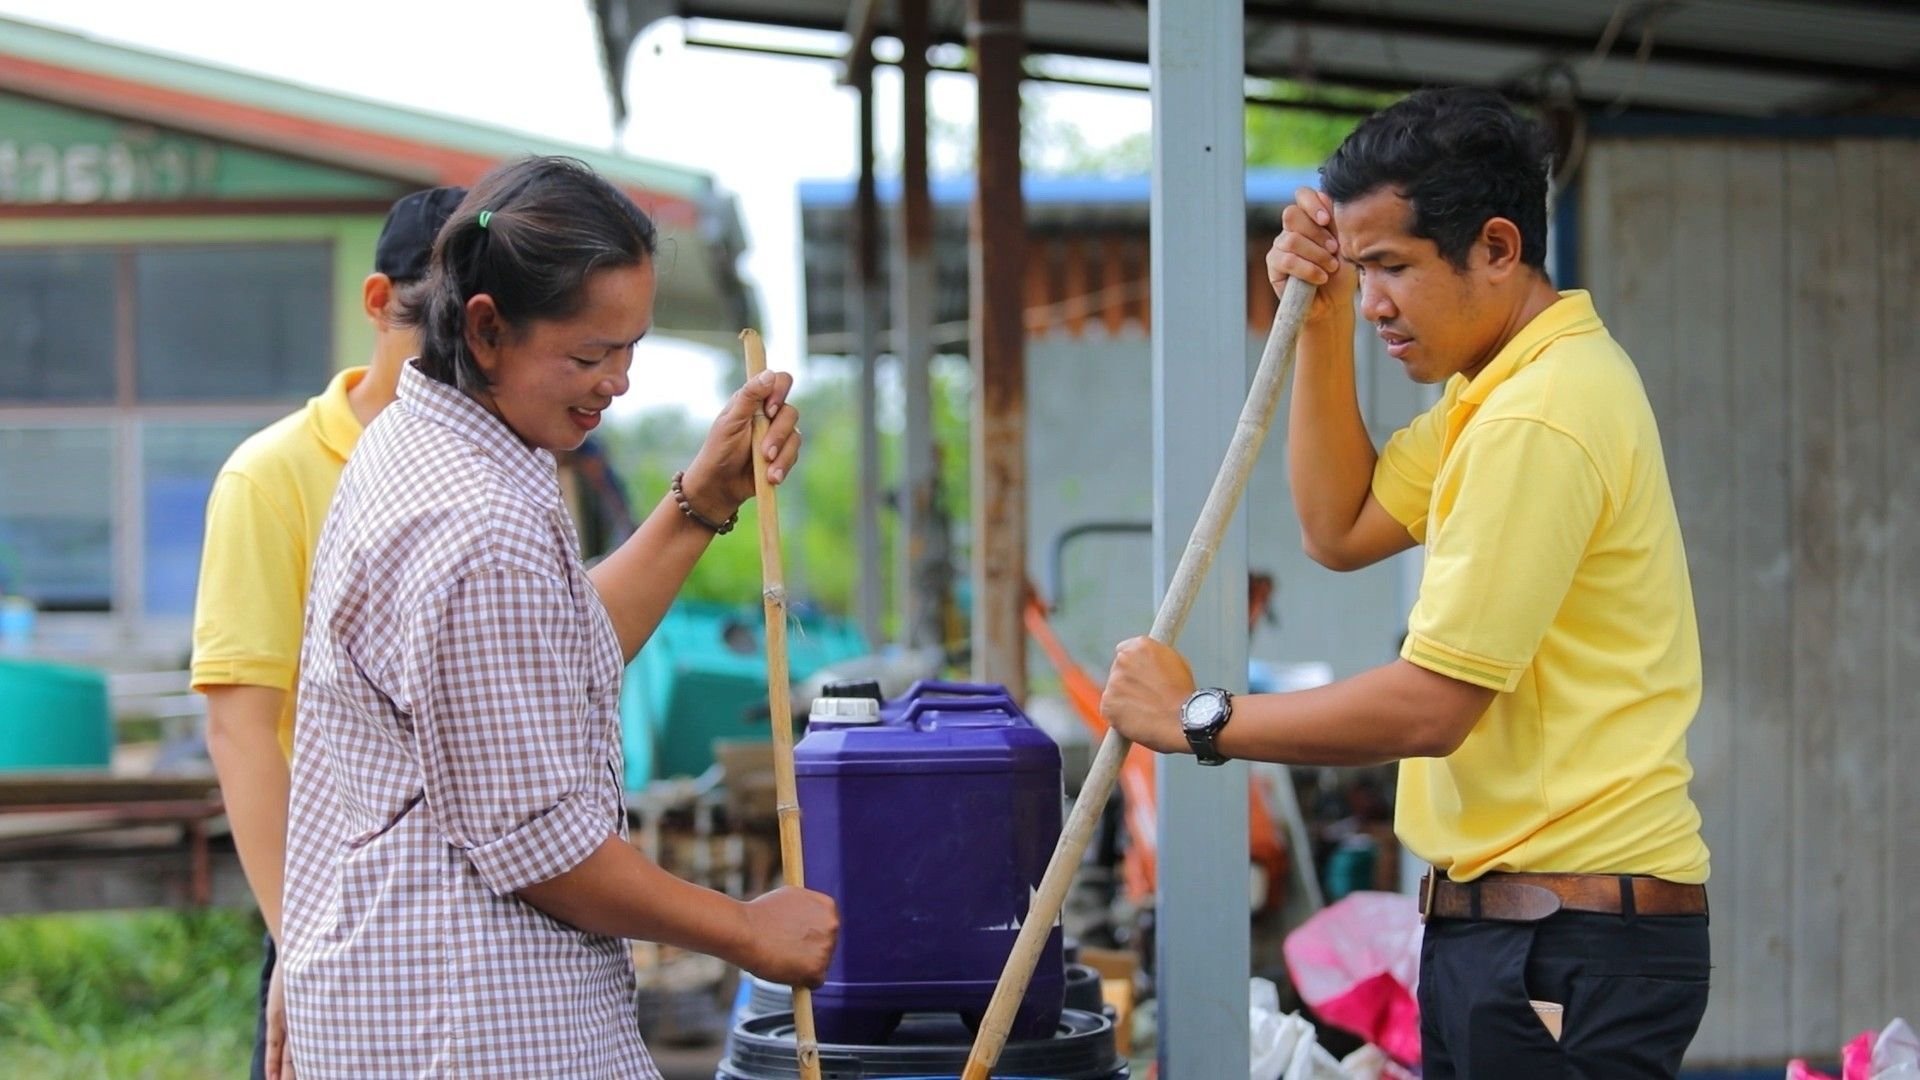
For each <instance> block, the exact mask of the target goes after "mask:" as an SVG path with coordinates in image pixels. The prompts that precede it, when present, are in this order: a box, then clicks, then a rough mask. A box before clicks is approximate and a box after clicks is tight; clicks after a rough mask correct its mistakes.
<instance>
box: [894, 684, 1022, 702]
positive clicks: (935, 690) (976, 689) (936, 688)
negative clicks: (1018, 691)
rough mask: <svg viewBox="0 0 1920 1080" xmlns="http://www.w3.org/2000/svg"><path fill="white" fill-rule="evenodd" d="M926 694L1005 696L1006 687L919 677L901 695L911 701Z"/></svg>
mask: <svg viewBox="0 0 1920 1080" xmlns="http://www.w3.org/2000/svg"><path fill="white" fill-rule="evenodd" d="M926 694H939V695H941V696H943V697H1002V698H1003V697H1006V696H1007V688H1006V687H1004V686H1001V685H1000V684H998V683H969V682H948V681H947V680H945V679H921V680H920V681H918V682H916V683H914V684H913V685H912V686H909V687H907V692H906V693H905V694H902V695H901V697H902V698H904V699H905V700H907V701H912V700H914V699H916V698H919V697H921V696H922V695H926Z"/></svg>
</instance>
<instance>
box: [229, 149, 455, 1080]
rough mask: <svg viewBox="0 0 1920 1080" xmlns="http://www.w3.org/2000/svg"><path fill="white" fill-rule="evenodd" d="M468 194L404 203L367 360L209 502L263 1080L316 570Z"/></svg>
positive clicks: (275, 1067)
mask: <svg viewBox="0 0 1920 1080" xmlns="http://www.w3.org/2000/svg"><path fill="white" fill-rule="evenodd" d="M465 197H466V189H464V188H458V187H441V188H433V189H431V190H428V191H417V192H414V193H413V194H410V195H407V196H406V197H404V198H402V199H401V200H400V201H399V202H397V203H395V204H394V205H393V209H392V210H391V211H390V212H389V213H388V215H387V221H386V224H385V226H384V227H383V228H382V229H381V232H380V238H379V240H378V241H377V242H376V243H375V247H374V259H373V262H374V271H373V273H371V274H368V275H367V278H366V280H365V281H364V282H363V283H362V285H361V291H360V299H361V306H362V309H363V310H364V311H365V312H366V315H367V318H368V320H369V321H371V322H372V323H373V327H374V345H373V355H372V357H371V358H370V359H369V361H368V363H367V365H366V366H365V367H356V368H349V369H348V370H346V371H342V372H340V373H339V374H338V375H336V376H335V377H334V379H333V381H332V383H331V384H329V385H328V387H327V389H326V391H325V392H324V393H322V394H321V395H320V396H318V397H316V398H314V399H312V400H311V401H309V402H307V404H306V406H305V407H303V408H301V409H300V410H299V411H298V412H295V413H293V414H292V415H290V416H287V417H284V418H282V419H281V420H279V421H277V422H275V423H274V424H273V425H271V426H269V427H267V428H266V429H264V430H262V431H260V432H258V433H256V434H254V435H253V436H252V437H250V438H249V439H247V441H246V442H244V443H242V444H240V447H239V448H238V449H236V450H235V451H234V452H233V456H232V457H230V458H228V459H227V463H226V464H225V465H224V466H222V467H221V469H220V473H219V475H218V476H217V477H216V478H215V480H214V484H213V493H212V495H211V496H210V497H209V498H208V500H207V531H206V545H205V547H204V549H203V550H202V554H201V565H200V583H199V595H198V598H197V600H196V602H195V605H194V620H193V622H194V626H193V667H192V682H193V688H194V689H195V690H198V691H200V692H201V693H203V694H205V695H206V697H207V748H208V751H209V752H210V754H211V755H212V757H213V764H214V771H215V772H216V773H217V774H218V775H219V778H220V791H221V796H222V798H224V800H225V801H226V808H227V818H228V820H229V821H230V822H231V824H232V828H233V838H234V847H235V848H236V849H237V850H238V852H239V855H240V866H241V868H242V869H243V870H244V871H245V872H246V877H247V884H248V886H249V887H250V888H251V889H252V890H253V895H254V899H255V900H256V901H257V902H258V903H259V905H260V912H261V915H262V916H263V917H264V918H265V919H266V923H267V934H268V936H267V940H266V942H265V951H266V956H265V960H264V963H263V964H262V968H261V973H260V1015H259V1022H258V1024H257V1026H256V1030H255V1036H254V1050H253V1068H252V1075H253V1077H255V1078H256V1080H265V1078H267V1077H279V1078H283V1080H284V1078H285V1077H289V1076H291V1075H292V1067H291V1059H290V1057H288V1055H287V1054H286V1051H285V1046H286V1019H285V1016H286V1014H285V1007H284V1004H283V1001H282V997H281V994H280V990H279V980H278V979H277V978H276V977H275V974H274V973H275V969H276V965H275V948H274V943H275V941H277V940H278V938H279V933H280V903H281V882H282V873H283V865H284V863H285V861H286V831H287V798H288V791H289V788H290V775H291V773H290V762H291V760H292V757H293V718H294V702H293V696H294V695H293V689H294V687H295V686H296V685H297V682H298V666H299V660H300V644H301V636H302V623H303V621H304V617H305V611H306V603H307V583H308V572H309V569H310V568H311V565H312V562H313V552H314V549H315V548H316V547H317V546H318V545H319V542H320V527H321V524H322V523H323V522H324V521H325V520H326V516H327V508H328V506H329V505H330V504H331V503H332V501H333V492H334V488H335V487H336V486H337V485H338V483H339V481H340V472H341V469H343V468H344V467H345V466H346V462H347V455H348V454H349V453H350V452H352V450H353V446H354V444H355V443H356V442H357V441H358V440H359V438H360V433H361V431H363V430H364V429H365V428H366V426H367V425H368V424H369V423H371V422H372V421H373V418H374V417H375V416H377V415H379V413H380V411H381V410H382V409H384V408H386V407H387V405H388V404H390V403H391V402H392V401H393V400H394V397H395V394H396V392H397V388H398V386H399V382H400V370H401V368H402V367H403V366H404V365H405V364H406V362H407V360H408V358H410V357H412V356H414V355H416V354H417V353H418V352H419V351H420V335H419V332H418V331H416V330H414V329H413V328H411V327H409V326H406V325H403V324H402V323H401V322H400V321H399V319H398V318H397V315H398V312H399V311H400V307H401V304H402V302H403V301H405V300H406V299H407V298H408V297H409V296H411V295H412V293H414V292H415V291H417V290H418V289H419V288H420V286H421V284H422V282H423V281H424V279H425V278H426V276H427V267H428V265H429V263H430V262H431V259H432V255H433V243H434V237H435V236H436V235H437V234H438V233H439V231H440V226H441V225H442V224H444V223H445V222H446V220H447V217H448V215H450V214H451V213H452V212H453V209H454V208H455V207H456V206H458V205H460V200H461V199H463V198H465Z"/></svg>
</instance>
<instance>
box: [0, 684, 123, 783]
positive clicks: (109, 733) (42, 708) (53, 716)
mask: <svg viewBox="0 0 1920 1080" xmlns="http://www.w3.org/2000/svg"><path fill="white" fill-rule="evenodd" d="M112 758H113V713H112V711H111V710H110V709H109V708H108V706H107V680H106V677H105V676H103V675H101V674H100V673H99V672H97V671H92V670H89V669H87V668H78V667H69V666H67V665H64V664H49V663H44V662H41V661H35V660H14V659H7V658H3V657H0V772H26V771H37V770H41V769H104V768H106V767H107V765H108V764H109V762H111V760H112Z"/></svg>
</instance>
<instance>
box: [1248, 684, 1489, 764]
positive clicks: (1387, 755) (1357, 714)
mask: <svg viewBox="0 0 1920 1080" xmlns="http://www.w3.org/2000/svg"><path fill="white" fill-rule="evenodd" d="M1492 701H1493V691H1491V690H1488V689H1485V688H1483V687H1479V686H1474V685H1472V684H1470V683H1464V682H1460V681H1459V680H1457V679H1450V678H1448V677H1446V676H1444V675H1438V674H1435V673H1434V672H1431V671H1428V670H1426V669H1425V668H1421V667H1418V666H1416V665H1414V664H1410V663H1408V662H1407V661H1405V660H1395V661H1394V662H1392V663H1390V664H1385V665H1382V666H1380V667H1377V668H1374V669H1373V670H1371V671H1365V672H1362V673H1360V674H1359V675H1355V676H1353V677H1352V678H1349V679H1342V680H1340V681H1339V682H1336V683H1330V684H1328V685H1326V686H1321V687H1315V688H1314V689H1312V690H1301V691H1297V692H1294V693H1288V694H1246V695H1242V696H1240V697H1236V698H1234V700H1233V719H1232V720H1231V721H1230V722H1228V724H1227V726H1226V727H1225V728H1224V729H1222V730H1221V732H1220V740H1219V745H1220V752H1221V753H1223V754H1225V755H1227V756H1228V757H1233V758H1244V759H1247V760H1251V761H1277V762H1282V763H1285V764H1288V765H1335V766H1355V765H1379V764H1384V763H1386V762H1389V761H1398V760H1400V759H1402V758H1410V757H1445V756H1446V755H1448V754H1450V753H1452V752H1453V751H1454V750H1455V749H1456V748H1458V747H1459V745H1460V742H1461V741H1462V740H1463V739H1465V738H1466V736H1467V733H1468V732H1470V731H1472V730H1473V726H1474V724H1475V723H1477V722H1478V721H1479V719H1480V716H1481V715H1482V714H1483V713H1485V712H1486V711H1487V706H1488V705H1489V704H1491V703H1492Z"/></svg>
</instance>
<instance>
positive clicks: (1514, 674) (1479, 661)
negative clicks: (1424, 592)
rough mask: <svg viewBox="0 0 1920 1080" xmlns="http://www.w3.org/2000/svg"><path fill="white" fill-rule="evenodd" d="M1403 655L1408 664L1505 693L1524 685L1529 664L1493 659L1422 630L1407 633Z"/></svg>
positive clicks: (1401, 647)
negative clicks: (1422, 632) (1446, 643)
mask: <svg viewBox="0 0 1920 1080" xmlns="http://www.w3.org/2000/svg"><path fill="white" fill-rule="evenodd" d="M1400 656H1401V658H1402V659H1404V660H1406V661H1407V662H1408V663H1410V664H1414V665H1416V666H1419V667H1423V668H1426V669H1427V670H1428V671H1431V672H1433V673H1434V674H1436V675H1445V676H1446V677H1447V678H1449V679H1458V680H1460V681H1461V682H1464V683H1472V684H1473V685H1475V686H1484V687H1486V688H1487V689H1489V690H1492V691H1495V692H1496V693H1501V694H1507V693H1512V692H1513V690H1514V689H1515V688H1516V687H1518V686H1519V685H1520V676H1521V675H1523V674H1525V673H1526V670H1527V665H1525V664H1509V663H1505V662H1503V661H1500V660H1489V659H1488V658H1486V657H1484V656H1479V655H1477V654H1475V653H1470V652H1467V651H1465V650H1463V649H1456V648H1453V647H1452V646H1450V645H1443V644H1441V643H1440V642H1438V641H1435V640H1433V639H1432V638H1430V637H1428V636H1426V635H1425V634H1421V633H1409V634H1408V635H1407V640H1406V643H1405V644H1403V645H1401V646H1400Z"/></svg>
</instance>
